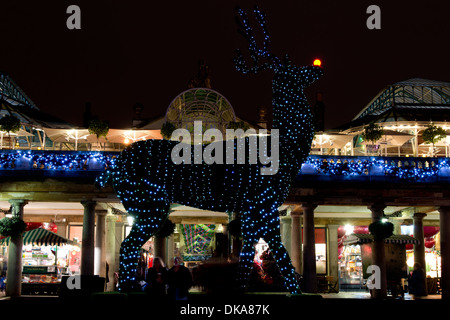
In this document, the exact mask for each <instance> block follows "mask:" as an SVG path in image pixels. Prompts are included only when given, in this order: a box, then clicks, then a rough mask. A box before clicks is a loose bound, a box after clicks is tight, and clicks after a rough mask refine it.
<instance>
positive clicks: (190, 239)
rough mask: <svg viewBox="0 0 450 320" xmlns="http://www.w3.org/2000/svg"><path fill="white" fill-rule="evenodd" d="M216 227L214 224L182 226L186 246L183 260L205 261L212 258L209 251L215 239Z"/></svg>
mask: <svg viewBox="0 0 450 320" xmlns="http://www.w3.org/2000/svg"><path fill="white" fill-rule="evenodd" d="M215 230H216V226H215V225H214V224H182V225H181V232H182V234H183V239H184V243H185V245H186V249H185V255H183V259H184V260H185V261H189V260H197V261H198V260H205V259H208V258H210V257H211V252H210V250H209V248H210V244H211V241H212V239H213V237H214V232H215Z"/></svg>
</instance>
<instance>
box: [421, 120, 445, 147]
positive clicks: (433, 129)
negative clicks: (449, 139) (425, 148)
mask: <svg viewBox="0 0 450 320" xmlns="http://www.w3.org/2000/svg"><path fill="white" fill-rule="evenodd" d="M445 137H446V133H445V130H444V129H443V128H442V127H437V126H435V125H434V124H430V125H429V126H428V127H427V128H426V129H425V130H424V131H423V133H422V138H423V140H424V141H425V142H426V143H432V144H433V145H434V144H435V143H436V142H439V141H441V140H442V139H444V138H445Z"/></svg>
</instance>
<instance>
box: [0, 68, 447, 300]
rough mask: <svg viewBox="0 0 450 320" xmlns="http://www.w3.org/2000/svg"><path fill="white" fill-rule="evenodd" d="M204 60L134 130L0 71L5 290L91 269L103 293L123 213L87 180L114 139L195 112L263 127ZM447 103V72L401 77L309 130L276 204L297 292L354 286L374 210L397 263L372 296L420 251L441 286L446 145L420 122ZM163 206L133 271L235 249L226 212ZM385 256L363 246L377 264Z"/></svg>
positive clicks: (111, 152)
mask: <svg viewBox="0 0 450 320" xmlns="http://www.w3.org/2000/svg"><path fill="white" fill-rule="evenodd" d="M202 68H203V69H202ZM204 68H205V66H204V65H201V69H200V71H199V74H198V75H197V76H196V77H194V78H193V79H191V81H189V83H188V89H187V90H185V91H183V92H181V93H180V94H179V95H178V96H176V97H175V98H173V99H172V101H171V102H170V103H169V105H168V108H167V111H166V113H165V114H163V115H161V116H159V117H156V118H153V119H143V118H141V116H140V113H141V111H142V106H139V105H137V106H135V113H136V116H135V119H134V120H133V128H130V129H129V130H118V129H110V131H109V133H108V136H107V139H102V138H100V139H98V138H97V137H95V136H94V135H91V134H90V133H89V130H88V129H87V128H77V127H74V126H71V125H70V124H67V123H65V122H64V121H61V120H59V119H55V118H54V117H51V116H49V115H46V114H45V113H43V112H42V111H41V110H39V108H38V107H37V106H35V105H34V103H32V101H31V100H30V99H29V98H28V97H27V96H26V94H25V93H24V92H23V91H22V90H21V89H20V87H19V86H18V85H17V84H15V83H14V82H13V81H12V79H11V78H10V77H9V76H8V75H6V74H1V77H0V89H1V90H0V102H1V106H2V110H1V114H2V115H9V114H12V115H14V116H16V117H17V118H19V119H20V122H21V130H20V131H18V132H16V133H15V135H14V133H8V132H3V133H2V141H1V148H2V150H1V152H0V153H1V159H0V161H1V163H0V176H1V179H2V184H1V185H0V208H1V215H2V216H5V215H16V216H19V217H23V220H24V221H25V222H27V224H28V226H27V231H26V232H25V234H24V236H23V239H21V241H20V243H19V242H17V241H13V239H9V238H5V237H4V238H3V239H2V240H1V244H2V251H1V253H2V256H1V257H2V260H1V263H2V267H3V268H2V270H3V271H2V276H5V269H6V274H8V270H9V271H11V270H14V273H13V274H11V272H9V274H10V278H7V283H8V286H7V292H6V294H8V295H18V294H21V293H22V294H25V293H33V292H40V293H45V294H55V293H56V294H57V291H58V289H55V286H56V287H57V286H58V284H59V283H60V281H61V278H62V276H63V275H72V274H82V275H98V276H100V277H102V278H105V279H106V281H105V290H108V291H113V290H115V289H116V287H115V285H116V281H115V279H116V273H117V271H118V265H119V248H120V244H121V242H122V240H123V239H124V238H125V237H126V235H127V232H128V230H129V228H130V226H131V224H132V223H133V222H132V221H131V220H130V219H129V217H128V215H127V213H126V212H125V210H124V208H123V206H122V205H121V203H120V202H119V200H118V198H117V197H116V196H115V194H114V192H113V190H112V189H111V188H105V189H102V190H100V189H96V188H95V186H94V183H93V182H94V179H95V177H96V176H97V175H98V174H99V173H100V172H102V171H103V170H104V168H105V166H107V165H108V163H109V162H110V161H113V159H114V157H115V156H117V155H118V154H119V152H120V151H121V150H122V149H123V148H124V147H125V146H126V145H127V144H129V143H132V142H133V141H137V140H140V139H143V140H145V139H161V138H162V135H161V128H162V127H163V125H164V124H165V123H167V122H170V123H172V124H173V125H175V127H178V128H186V129H188V130H189V129H192V125H193V122H194V121H195V120H202V122H203V124H204V126H205V128H204V129H208V128H218V129H219V130H225V129H226V128H227V127H228V126H229V125H230V124H233V125H239V126H241V127H244V128H253V129H255V130H261V129H265V128H267V111H266V110H265V109H264V108H261V107H260V108H259V109H258V116H259V119H258V121H257V122H251V121H247V120H245V119H242V118H240V117H239V116H238V115H237V112H236V110H235V109H234V108H233V106H232V104H231V102H230V101H228V100H227V99H226V97H224V96H223V95H221V94H220V93H219V92H217V91H216V90H214V89H212V88H211V80H210V79H209V76H208V73H207V70H206V71H205V69H204ZM318 98H319V100H318V101H317V103H316V105H319V107H318V108H317V110H321V112H323V105H322V104H323V101H322V96H321V95H320V96H318ZM313 103H314V102H313ZM449 108H450V83H444V82H438V81H431V80H424V79H410V80H407V81H402V82H398V83H396V84H393V85H390V86H388V87H387V88H385V89H384V90H383V91H381V92H380V94H378V95H377V96H376V97H375V98H374V99H373V100H372V101H371V102H370V103H369V104H368V105H367V106H366V107H365V108H364V109H363V110H362V111H361V112H360V114H358V115H357V116H356V117H355V118H354V119H353V120H352V121H351V122H349V123H348V124H346V125H344V126H342V127H341V128H337V129H335V130H328V131H326V132H318V133H317V134H316V136H315V139H314V142H313V146H312V150H311V155H310V157H309V158H308V161H307V162H306V163H305V164H304V165H303V167H302V172H301V173H300V174H299V177H298V179H297V180H296V182H295V183H294V185H293V187H292V189H291V193H290V196H289V197H288V201H287V202H286V203H285V205H284V206H283V207H281V208H279V211H280V223H281V232H282V239H283V242H284V244H285V246H286V248H287V250H288V252H289V253H290V256H291V259H292V262H293V264H294V266H295V268H296V271H297V272H298V273H299V274H301V275H302V276H303V280H302V281H303V283H302V285H303V287H304V290H305V291H306V292H324V291H326V292H334V291H339V290H347V289H362V290H365V286H366V281H367V272H366V271H367V266H368V265H369V264H370V263H372V262H370V263H369V262H368V261H369V260H367V259H368V256H367V254H366V253H367V250H366V248H367V245H366V244H368V243H369V244H370V243H371V242H373V241H374V240H373V238H371V236H370V235H369V232H368V226H369V225H370V224H371V223H372V222H374V221H378V220H380V221H381V220H383V221H384V220H386V221H389V222H392V223H393V224H394V235H393V236H392V237H391V238H389V239H388V240H387V241H386V244H383V243H382V244H381V245H382V246H383V248H384V246H386V248H388V247H389V248H391V247H395V246H397V247H398V248H397V247H395V248H396V249H395V250H394V249H392V250H390V251H389V250H382V251H383V252H385V251H386V252H388V251H389V252H391V251H395V252H399V253H398V254H396V257H397V260H399V261H398V264H397V265H396V266H395V268H396V270H397V269H398V266H401V269H402V270H403V271H404V272H403V273H402V274H401V275H398V276H397V277H396V278H395V279H391V278H389V277H387V276H385V278H383V279H382V280H383V281H384V282H385V283H386V285H387V283H388V281H389V285H388V286H387V287H383V288H382V289H381V291H383V290H384V292H381V295H383V294H386V292H389V293H392V289H393V288H394V285H395V288H396V289H397V285H398V286H400V287H401V285H402V283H403V282H402V281H403V280H402V279H405V278H406V274H407V272H408V271H410V270H412V266H413V265H414V263H415V262H420V263H421V264H422V266H425V268H426V272H427V275H428V276H429V279H430V280H427V281H428V283H427V285H428V292H429V293H430V294H440V293H442V294H443V297H447V295H448V292H447V291H445V290H446V289H445V288H449V287H450V286H448V285H447V287H446V286H445V284H446V283H447V282H448V281H449V278H450V270H448V268H449V267H448V265H449V264H448V262H447V261H448V260H447V259H449V258H450V252H447V251H448V249H447V246H445V243H446V242H447V241H448V240H449V239H448V237H449V230H448V228H449V224H448V223H447V222H448V221H447V219H449V216H448V215H449V214H450V213H449V212H448V211H449V209H450V200H448V199H450V197H449V195H448V193H449V189H448V182H449V179H450V167H449V164H448V163H447V156H448V142H447V136H445V137H443V138H442V139H441V140H439V141H437V142H434V143H432V144H430V143H428V142H427V141H425V140H424V139H423V136H422V133H423V131H424V130H425V129H426V128H428V126H429V125H430V123H433V124H434V125H435V126H437V127H441V128H443V130H444V131H446V132H448V129H450V128H448V127H447V125H446V120H447V118H446V117H448V114H449V113H448V111H449V110H448V109H449ZM318 123H319V124H320V125H321V126H323V122H321V121H318ZM370 123H376V124H378V125H379V126H380V127H382V128H383V129H384V134H383V135H382V138H380V139H379V141H375V142H371V143H370V144H369V143H367V141H363V140H362V139H361V135H362V133H363V131H364V128H365V126H366V125H368V124H370ZM171 209H172V212H171V214H170V220H171V221H172V222H173V223H174V224H175V225H176V228H175V231H174V233H173V234H171V235H170V236H169V237H167V238H163V239H157V238H155V239H151V240H150V241H149V242H148V243H147V244H146V245H145V246H144V247H143V249H142V261H141V262H142V263H141V264H140V266H141V271H142V272H145V269H146V267H148V266H149V265H151V262H152V258H153V257H154V256H161V257H162V258H163V259H164V261H165V262H166V263H167V264H168V265H169V266H170V265H171V263H172V261H173V257H175V256H181V257H183V259H184V261H185V263H186V264H187V265H188V266H190V267H195V266H196V265H199V264H202V263H205V261H208V259H211V258H212V257H213V256H217V255H219V256H227V255H234V256H236V255H237V254H238V251H239V241H238V237H237V236H236V234H235V230H233V229H232V228H231V227H232V225H233V223H232V222H233V220H234V219H236V214H237V213H236V214H234V215H228V214H225V213H221V212H210V211H203V210H199V209H195V208H190V207H186V206H180V205H177V204H173V205H172V208H171ZM14 242H15V243H14ZM378 247H379V248H380V246H378ZM266 249H267V245H266V244H265V243H264V241H263V240H262V241H260V242H259V243H258V244H257V246H256V252H257V255H256V256H255V263H256V264H259V265H263V261H264V260H265V259H266V258H267V257H266V255H267V252H266ZM379 250H381V249H379ZM12 251H14V252H13V253H12ZM399 256H400V258H398V257H399ZM387 257H388V256H387V255H386V256H385V255H383V256H382V257H380V256H377V257H372V256H370V258H371V259H372V258H373V259H375V260H374V261H375V262H376V263H375V264H377V263H378V264H384V265H386V261H387V260H386V258H387ZM377 259H378V260H377ZM380 259H381V260H380ZM388 260H389V259H388ZM390 260H392V259H390ZM390 260H389V261H390ZM446 263H447V264H446ZM388 264H389V263H388ZM22 266H23V267H22ZM446 266H447V267H446ZM6 267H7V268H6ZM387 267H388V268H391V265H390V264H389V265H388V266H387ZM8 287H9V288H8ZM8 290H9V291H8ZM442 290H444V291H442Z"/></svg>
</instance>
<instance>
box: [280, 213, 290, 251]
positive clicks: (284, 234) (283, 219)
mask: <svg viewBox="0 0 450 320" xmlns="http://www.w3.org/2000/svg"><path fill="white" fill-rule="evenodd" d="M280 229H281V230H280V231H281V242H283V245H284V247H285V248H286V250H287V252H288V253H289V257H290V256H291V253H292V250H291V217H290V216H287V215H286V216H280ZM291 259H292V258H291Z"/></svg>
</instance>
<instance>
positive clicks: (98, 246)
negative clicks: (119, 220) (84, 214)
mask: <svg viewBox="0 0 450 320" xmlns="http://www.w3.org/2000/svg"><path fill="white" fill-rule="evenodd" d="M95 213H96V215H97V224H96V228H95V250H94V257H95V262H94V274H95V275H99V276H100V277H106V264H105V232H106V228H105V226H106V214H107V213H108V212H107V211H106V210H97V211H95Z"/></svg>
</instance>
